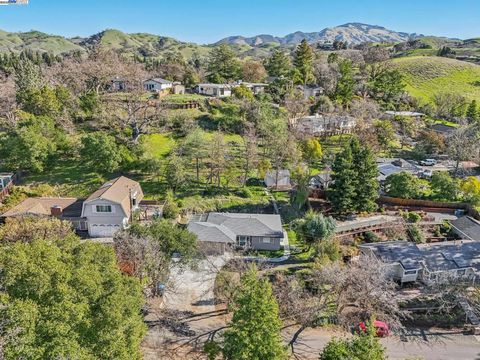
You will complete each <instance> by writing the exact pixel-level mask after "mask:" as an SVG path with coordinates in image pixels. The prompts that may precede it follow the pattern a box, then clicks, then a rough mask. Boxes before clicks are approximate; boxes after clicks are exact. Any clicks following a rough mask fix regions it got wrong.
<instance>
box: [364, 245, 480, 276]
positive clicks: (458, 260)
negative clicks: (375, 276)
mask: <svg viewBox="0 0 480 360" xmlns="http://www.w3.org/2000/svg"><path fill="white" fill-rule="evenodd" d="M360 248H365V249H371V250H372V251H373V253H374V254H375V256H376V257H377V258H378V259H379V260H381V261H382V262H384V263H387V264H391V263H400V264H401V265H402V266H403V268H404V269H405V270H412V269H421V268H422V267H423V266H424V267H425V268H426V269H427V270H428V271H430V272H438V271H448V270H455V269H463V268H468V267H472V268H474V269H476V271H480V242H479V241H456V242H445V243H438V244H425V245H419V246H417V245H416V244H414V243H411V242H407V241H389V242H380V243H375V244H364V245H360Z"/></svg>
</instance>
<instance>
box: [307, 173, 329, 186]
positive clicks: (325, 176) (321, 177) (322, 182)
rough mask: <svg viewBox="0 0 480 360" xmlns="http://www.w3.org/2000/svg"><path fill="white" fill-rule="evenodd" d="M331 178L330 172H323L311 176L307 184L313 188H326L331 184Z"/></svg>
mask: <svg viewBox="0 0 480 360" xmlns="http://www.w3.org/2000/svg"><path fill="white" fill-rule="evenodd" d="M332 183H333V179H332V174H331V173H330V172H323V173H319V174H317V175H315V176H313V177H312V178H311V179H310V181H309V183H308V185H309V187H310V189H313V190H327V189H328V188H329V187H330V185H332Z"/></svg>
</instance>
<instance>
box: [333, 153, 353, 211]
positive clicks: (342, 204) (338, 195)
mask: <svg viewBox="0 0 480 360" xmlns="http://www.w3.org/2000/svg"><path fill="white" fill-rule="evenodd" d="M332 170H333V175H332V180H333V184H332V186H331V187H330V190H329V193H328V199H329V200H330V202H331V203H332V205H333V208H334V209H335V211H336V212H338V213H339V214H345V213H351V212H353V211H354V209H355V203H354V201H355V195H356V187H357V183H356V182H357V177H356V176H355V169H354V166H353V154H352V148H351V147H350V145H349V146H347V147H346V148H345V149H344V150H343V151H342V152H341V153H339V154H337V156H336V157H335V161H334V163H333V166H332Z"/></svg>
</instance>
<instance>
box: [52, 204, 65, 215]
mask: <svg viewBox="0 0 480 360" xmlns="http://www.w3.org/2000/svg"><path fill="white" fill-rule="evenodd" d="M50 214H51V215H52V216H55V217H60V216H62V214H63V209H62V207H61V206H58V205H54V206H52V207H51V208H50Z"/></svg>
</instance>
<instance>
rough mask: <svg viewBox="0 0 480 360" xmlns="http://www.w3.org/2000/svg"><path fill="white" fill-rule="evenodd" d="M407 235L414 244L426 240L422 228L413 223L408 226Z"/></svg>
mask: <svg viewBox="0 0 480 360" xmlns="http://www.w3.org/2000/svg"><path fill="white" fill-rule="evenodd" d="M408 235H410V239H412V241H413V242H414V243H416V244H423V243H425V242H426V239H425V235H424V234H423V232H422V230H421V229H420V228H419V227H418V226H417V225H415V224H412V225H410V226H409V227H408Z"/></svg>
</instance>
